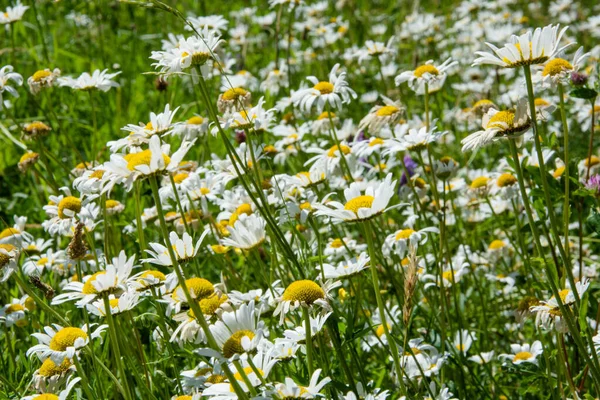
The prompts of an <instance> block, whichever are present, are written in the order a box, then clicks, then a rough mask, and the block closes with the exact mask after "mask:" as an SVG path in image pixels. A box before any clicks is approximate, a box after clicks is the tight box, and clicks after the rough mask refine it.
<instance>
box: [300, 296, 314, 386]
mask: <svg viewBox="0 0 600 400" xmlns="http://www.w3.org/2000/svg"><path fill="white" fill-rule="evenodd" d="M302 318H303V319H304V330H305V331H306V332H305V334H306V359H307V361H306V363H307V364H308V376H312V374H313V371H314V364H313V342H312V332H311V328H310V315H309V314H308V308H306V307H302Z"/></svg>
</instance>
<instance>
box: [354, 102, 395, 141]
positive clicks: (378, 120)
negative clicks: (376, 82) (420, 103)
mask: <svg viewBox="0 0 600 400" xmlns="http://www.w3.org/2000/svg"><path fill="white" fill-rule="evenodd" d="M381 98H382V99H383V102H384V104H385V105H383V106H375V107H373V108H371V110H370V111H369V113H368V114H367V116H366V117H364V118H363V119H362V120H361V121H360V123H359V124H358V129H367V130H368V131H369V132H370V133H371V134H374V135H375V134H378V133H379V132H380V131H381V129H382V128H383V127H391V126H393V125H395V124H396V123H398V121H399V120H400V118H401V117H402V114H403V112H404V107H403V106H402V103H400V101H393V100H392V99H390V98H388V97H385V96H383V95H382V96H381Z"/></svg>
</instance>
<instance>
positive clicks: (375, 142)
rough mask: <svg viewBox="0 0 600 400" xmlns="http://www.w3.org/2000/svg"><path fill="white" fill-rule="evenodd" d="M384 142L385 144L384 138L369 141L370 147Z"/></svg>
mask: <svg viewBox="0 0 600 400" xmlns="http://www.w3.org/2000/svg"><path fill="white" fill-rule="evenodd" d="M382 144H383V139H380V138H375V139H373V140H371V141H370V142H369V147H374V146H377V145H382Z"/></svg>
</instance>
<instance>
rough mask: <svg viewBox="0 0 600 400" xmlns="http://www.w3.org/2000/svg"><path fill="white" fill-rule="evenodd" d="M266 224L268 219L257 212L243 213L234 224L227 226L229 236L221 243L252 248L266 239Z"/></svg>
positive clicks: (243, 248)
mask: <svg viewBox="0 0 600 400" xmlns="http://www.w3.org/2000/svg"><path fill="white" fill-rule="evenodd" d="M266 225H267V223H266V221H265V220H264V219H263V218H262V217H260V216H258V215H256V214H251V215H247V214H241V215H240V216H239V217H238V219H237V220H236V221H235V223H234V224H233V226H228V227H227V230H228V231H229V236H228V237H226V238H224V239H223V240H222V241H221V244H223V245H224V246H232V247H235V248H238V249H242V250H251V249H253V248H255V247H257V246H259V245H260V244H261V243H262V242H264V241H265V238H266Z"/></svg>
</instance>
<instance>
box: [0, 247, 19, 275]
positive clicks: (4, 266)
mask: <svg viewBox="0 0 600 400" xmlns="http://www.w3.org/2000/svg"><path fill="white" fill-rule="evenodd" d="M18 258H19V250H18V249H17V248H16V247H15V246H13V245H12V244H8V243H1V244H0V270H1V271H2V278H0V283H2V282H6V281H7V280H8V278H10V276H11V274H12V273H13V272H15V271H16V270H17V259H18Z"/></svg>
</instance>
